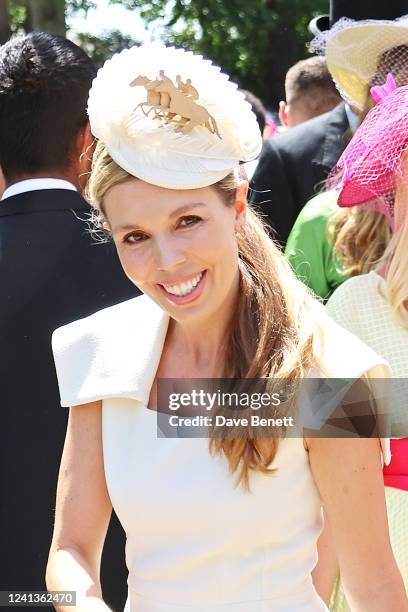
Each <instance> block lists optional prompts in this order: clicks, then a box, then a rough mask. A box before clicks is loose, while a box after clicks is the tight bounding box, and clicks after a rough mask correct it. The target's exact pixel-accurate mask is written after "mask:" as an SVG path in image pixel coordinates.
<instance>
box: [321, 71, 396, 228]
mask: <svg viewBox="0 0 408 612" xmlns="http://www.w3.org/2000/svg"><path fill="white" fill-rule="evenodd" d="M376 89H377V91H376V92H375V93H376V94H377V96H378V98H379V102H378V104H377V105H376V106H375V107H374V108H373V109H372V110H371V111H370V112H369V113H368V115H367V116H366V118H365V119H364V121H363V123H362V124H361V126H360V127H359V128H358V130H357V132H356V133H355V134H354V136H353V138H352V140H351V141H350V143H349V144H348V146H347V148H346V149H345V151H344V152H343V154H342V156H341V157H340V159H339V161H338V162H337V164H336V166H335V167H334V169H333V170H332V172H331V173H330V176H329V178H328V187H329V188H335V189H337V190H339V192H340V193H339V198H338V205H339V206H341V207H349V206H356V205H358V204H364V205H365V206H366V207H367V208H370V209H372V210H376V211H378V212H381V213H382V214H384V215H385V216H386V218H387V220H388V222H389V223H390V225H391V226H393V218H394V214H393V208H394V198H395V189H396V183H397V179H398V177H404V179H405V178H406V177H405V176H404V175H403V168H402V155H403V153H404V151H406V150H407V148H408V85H405V86H404V87H399V88H396V89H394V88H393V86H392V84H390V82H389V81H388V89H387V86H385V87H384V88H383V89H382V91H381V88H376ZM390 89H391V90H392V89H393V91H390Z"/></svg>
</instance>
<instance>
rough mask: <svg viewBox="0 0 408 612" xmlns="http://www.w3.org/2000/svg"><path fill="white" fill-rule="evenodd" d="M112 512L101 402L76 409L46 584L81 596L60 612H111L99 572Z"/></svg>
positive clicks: (70, 424)
mask: <svg viewBox="0 0 408 612" xmlns="http://www.w3.org/2000/svg"><path fill="white" fill-rule="evenodd" d="M111 512H112V506H111V502H110V499H109V495H108V491H107V487H106V481H105V473H104V466H103V454H102V405H101V402H93V403H90V404H85V405H83V406H74V407H73V408H70V412H69V420H68V428H67V434H66V438H65V445H64V451H63V454H62V459H61V466H60V472H59V478H58V486H57V502H56V514H55V525H54V535H53V539H52V544H51V549H50V555H49V559H48V565H47V575H46V581H47V588H48V590H49V591H65V590H66V591H75V592H76V606H58V607H57V608H56V609H57V610H58V611H59V612H74V611H77V612H79V611H81V612H82V611H83V612H85V611H87V612H88V611H89V612H91V611H93V610H95V612H96V611H98V612H99V611H100V612H106V611H108V610H109V608H108V607H107V606H106V604H105V603H104V602H103V599H102V592H101V586H100V581H99V570H100V562H101V555H102V549H103V544H104V541H105V536H106V531H107V529H108V525H109V519H110V515H111Z"/></svg>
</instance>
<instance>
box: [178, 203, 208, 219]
mask: <svg viewBox="0 0 408 612" xmlns="http://www.w3.org/2000/svg"><path fill="white" fill-rule="evenodd" d="M197 206H204V207H205V208H207V205H206V204H204V203H203V202H193V203H192V204H184V205H183V206H180V207H179V208H176V210H173V212H172V213H171V214H170V215H169V219H173V218H174V217H177V216H178V215H181V214H183V213H184V212H187V211H188V210H191V209H192V208H196V207H197Z"/></svg>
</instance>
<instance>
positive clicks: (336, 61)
mask: <svg viewBox="0 0 408 612" xmlns="http://www.w3.org/2000/svg"><path fill="white" fill-rule="evenodd" d="M322 36H323V44H321V43H320V44H321V48H320V51H322V50H323V51H324V53H325V56H326V61H327V66H328V69H329V71H330V73H331V75H332V77H333V80H334V82H335V83H336V86H337V88H338V90H339V92H340V94H341V96H342V98H343V99H344V100H345V101H346V102H348V103H349V104H350V105H351V106H352V107H353V108H354V109H356V110H357V111H362V110H364V108H365V107H366V104H367V99H368V94H369V89H370V87H371V86H372V85H374V84H381V83H382V82H384V81H385V79H386V76H387V74H386V72H392V73H393V75H394V78H395V80H396V81H397V84H398V85H404V84H406V83H407V82H408V79H407V76H406V75H408V15H405V16H404V17H401V18H399V19H395V20H394V21H386V20H384V21H382V20H367V21H353V20H350V19H342V20H340V21H339V22H337V23H336V24H335V25H334V26H333V28H331V30H330V31H329V32H327V33H324V34H323V35H322ZM403 45H406V49H400V50H398V51H396V53H395V56H394V57H393V61H392V69H391V67H389V68H388V69H387V67H386V62H383V63H384V66H383V71H385V74H383V73H381V74H378V70H379V67H380V64H381V60H382V58H383V57H384V53H386V52H387V51H390V50H391V49H394V48H396V47H401V46H403ZM311 46H312V48H314V49H315V50H316V51H318V52H319V41H317V42H315V41H312V43H311ZM404 69H405V72H404ZM377 74H378V79H377V80H376V76H377Z"/></svg>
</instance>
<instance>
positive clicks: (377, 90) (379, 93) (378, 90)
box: [370, 72, 397, 104]
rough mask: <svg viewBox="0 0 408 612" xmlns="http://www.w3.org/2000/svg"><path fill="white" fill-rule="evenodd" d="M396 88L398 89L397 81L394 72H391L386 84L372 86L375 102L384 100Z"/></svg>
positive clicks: (371, 91)
mask: <svg viewBox="0 0 408 612" xmlns="http://www.w3.org/2000/svg"><path fill="white" fill-rule="evenodd" d="M396 89H397V83H396V82H395V79H394V77H393V75H392V73H391V72H389V73H388V74H387V79H386V81H385V83H384V85H375V86H374V87H371V89H370V93H371V96H372V98H373V100H374V102H375V103H376V104H378V102H381V101H382V100H384V98H386V97H387V96H389V95H390V94H391V93H392V92H393V91H395V90H396Z"/></svg>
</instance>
